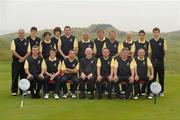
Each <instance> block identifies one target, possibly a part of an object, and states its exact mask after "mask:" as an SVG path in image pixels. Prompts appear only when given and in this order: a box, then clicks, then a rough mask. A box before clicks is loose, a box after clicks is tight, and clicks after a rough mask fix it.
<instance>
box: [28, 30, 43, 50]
mask: <svg viewBox="0 0 180 120" xmlns="http://www.w3.org/2000/svg"><path fill="white" fill-rule="evenodd" d="M30 33H31V35H30V36H29V37H27V40H28V41H29V44H30V47H31V50H32V47H33V46H34V45H37V46H39V45H40V42H41V39H40V38H39V37H37V28H36V27H31V30H30Z"/></svg>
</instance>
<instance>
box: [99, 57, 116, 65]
mask: <svg viewBox="0 0 180 120" xmlns="http://www.w3.org/2000/svg"><path fill="white" fill-rule="evenodd" d="M103 59H105V60H108V59H109V57H108V58H104V57H103ZM110 64H111V67H114V59H112V60H111V63H110ZM97 67H101V60H100V58H98V60H97Z"/></svg>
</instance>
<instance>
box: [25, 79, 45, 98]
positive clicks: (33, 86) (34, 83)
mask: <svg viewBox="0 0 180 120" xmlns="http://www.w3.org/2000/svg"><path fill="white" fill-rule="evenodd" d="M28 80H29V82H30V91H31V95H34V91H36V94H37V95H39V92H40V90H41V88H42V85H43V78H40V77H39V76H37V75H33V78H29V79H28Z"/></svg>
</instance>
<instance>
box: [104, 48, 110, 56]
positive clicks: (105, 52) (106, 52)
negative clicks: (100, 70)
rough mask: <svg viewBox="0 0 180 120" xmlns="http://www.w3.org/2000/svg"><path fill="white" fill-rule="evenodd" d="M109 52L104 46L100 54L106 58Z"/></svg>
mask: <svg viewBox="0 0 180 120" xmlns="http://www.w3.org/2000/svg"><path fill="white" fill-rule="evenodd" d="M109 54H110V51H109V49H106V48H105V49H103V52H102V55H103V57H104V58H108V57H109Z"/></svg>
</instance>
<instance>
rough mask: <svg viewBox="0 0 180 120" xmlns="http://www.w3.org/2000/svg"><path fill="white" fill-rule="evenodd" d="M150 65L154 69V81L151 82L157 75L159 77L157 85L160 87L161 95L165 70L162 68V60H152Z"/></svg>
mask: <svg viewBox="0 0 180 120" xmlns="http://www.w3.org/2000/svg"><path fill="white" fill-rule="evenodd" d="M152 64H153V67H154V79H153V80H152V82H155V81H156V78H157V74H158V77H159V83H160V85H161V86H162V90H161V93H162V92H164V76H165V68H164V60H152Z"/></svg>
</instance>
